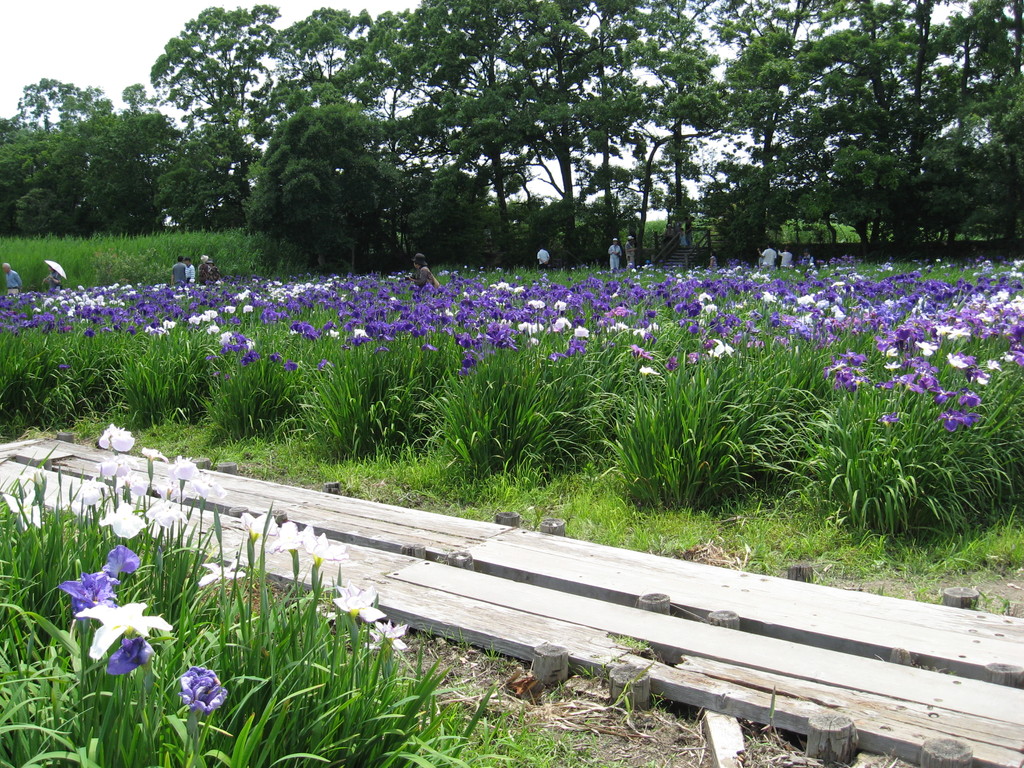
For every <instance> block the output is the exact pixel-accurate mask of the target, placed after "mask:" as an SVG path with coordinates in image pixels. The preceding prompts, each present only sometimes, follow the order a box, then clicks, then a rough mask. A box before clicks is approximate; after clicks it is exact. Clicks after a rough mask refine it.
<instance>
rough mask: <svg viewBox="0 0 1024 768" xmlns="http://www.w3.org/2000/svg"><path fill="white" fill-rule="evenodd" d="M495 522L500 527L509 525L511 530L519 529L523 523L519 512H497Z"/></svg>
mask: <svg viewBox="0 0 1024 768" xmlns="http://www.w3.org/2000/svg"><path fill="white" fill-rule="evenodd" d="M494 522H496V523H497V524H498V525H507V526H509V527H510V528H518V527H519V524H520V523H521V522H522V518H521V517H519V513H518V512H495V513H494Z"/></svg>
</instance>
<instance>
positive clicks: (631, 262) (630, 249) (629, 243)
mask: <svg viewBox="0 0 1024 768" xmlns="http://www.w3.org/2000/svg"><path fill="white" fill-rule="evenodd" d="M626 269H636V238H635V237H633V236H632V235H630V236H629V237H627V238H626Z"/></svg>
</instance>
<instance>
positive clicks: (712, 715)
mask: <svg viewBox="0 0 1024 768" xmlns="http://www.w3.org/2000/svg"><path fill="white" fill-rule="evenodd" d="M701 725H702V727H703V729H704V738H705V739H706V740H707V743H708V746H709V747H711V750H710V751H711V764H712V766H714V768H741V766H742V763H741V762H740V756H741V755H742V754H743V753H744V752H746V750H747V747H746V744H744V742H743V731H742V730H740V724H739V722H737V720H736V718H734V717H730V716H728V715H723V714H721V713H720V712H710V711H705V712H704V717H703V718H701Z"/></svg>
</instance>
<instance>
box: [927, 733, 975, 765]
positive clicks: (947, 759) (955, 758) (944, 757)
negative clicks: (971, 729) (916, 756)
mask: <svg viewBox="0 0 1024 768" xmlns="http://www.w3.org/2000/svg"><path fill="white" fill-rule="evenodd" d="M918 762H919V763H920V765H921V768H971V765H972V763H973V762H974V750H973V749H971V745H970V744H968V743H967V742H964V741H959V740H957V739H925V742H924V743H923V744H922V745H921V759H920V760H919V761H918Z"/></svg>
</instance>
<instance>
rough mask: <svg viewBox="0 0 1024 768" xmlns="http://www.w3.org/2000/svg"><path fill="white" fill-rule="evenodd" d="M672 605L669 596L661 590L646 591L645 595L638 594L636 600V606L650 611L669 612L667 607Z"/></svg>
mask: <svg viewBox="0 0 1024 768" xmlns="http://www.w3.org/2000/svg"><path fill="white" fill-rule="evenodd" d="M671 605H672V601H671V600H670V599H669V596H668V595H666V594H664V593H663V592H648V593H647V594H646V595H640V597H639V599H638V600H637V601H636V607H637V608H639V609H640V610H641V611H650V612H651V613H664V614H668V613H669V608H670V607H671Z"/></svg>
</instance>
